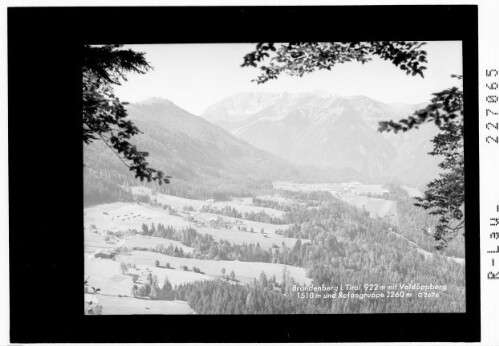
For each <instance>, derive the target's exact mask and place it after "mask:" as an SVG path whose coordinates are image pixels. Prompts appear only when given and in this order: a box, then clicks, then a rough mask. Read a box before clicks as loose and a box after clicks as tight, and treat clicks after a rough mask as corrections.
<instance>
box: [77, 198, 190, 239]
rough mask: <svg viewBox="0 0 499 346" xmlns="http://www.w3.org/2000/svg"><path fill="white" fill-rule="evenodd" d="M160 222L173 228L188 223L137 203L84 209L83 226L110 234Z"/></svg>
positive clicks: (109, 204) (110, 204)
mask: <svg viewBox="0 0 499 346" xmlns="http://www.w3.org/2000/svg"><path fill="white" fill-rule="evenodd" d="M159 222H161V223H162V224H163V225H170V226H173V227H177V228H178V227H188V226H189V222H188V221H186V220H184V218H182V217H180V216H175V215H170V213H169V212H168V211H166V210H164V209H161V208H155V207H152V206H149V205H147V204H143V203H141V204H138V203H124V202H116V203H108V204H100V205H96V206H93V207H90V208H86V209H85V214H84V225H85V228H87V227H90V228H93V227H95V229H100V230H107V231H111V232H116V231H127V230H129V229H136V230H138V231H140V230H141V228H142V224H143V223H145V224H147V225H149V226H150V225H151V224H152V223H155V224H157V223H159Z"/></svg>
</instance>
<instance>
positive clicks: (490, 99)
mask: <svg viewBox="0 0 499 346" xmlns="http://www.w3.org/2000/svg"><path fill="white" fill-rule="evenodd" d="M498 75H499V71H497V70H496V69H487V70H485V76H486V77H492V78H497V76H498ZM485 87H486V88H487V89H489V90H495V91H496V93H497V89H498V87H499V85H498V82H497V81H492V82H490V80H487V82H486V83H485ZM485 101H486V102H487V106H488V105H489V104H490V105H492V104H497V103H498V102H499V96H497V95H487V96H486V97H485ZM490 115H492V116H493V115H499V112H497V111H494V110H492V109H489V108H486V109H485V116H490ZM485 128H486V129H487V131H499V122H498V121H496V122H493V121H489V122H487V124H486V125H485ZM485 141H486V142H487V143H495V144H499V135H496V136H493V135H488V136H487V137H485Z"/></svg>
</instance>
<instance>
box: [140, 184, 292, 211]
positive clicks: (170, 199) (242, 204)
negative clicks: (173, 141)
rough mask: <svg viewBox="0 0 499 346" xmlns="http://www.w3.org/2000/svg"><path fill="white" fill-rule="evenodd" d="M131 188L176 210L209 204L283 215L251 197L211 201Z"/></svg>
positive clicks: (197, 208)
mask: <svg viewBox="0 0 499 346" xmlns="http://www.w3.org/2000/svg"><path fill="white" fill-rule="evenodd" d="M131 189H132V193H133V194H136V195H138V194H147V195H149V196H150V197H151V199H156V200H157V201H158V203H161V204H164V205H169V206H171V207H172V208H175V209H178V210H182V209H183V208H184V207H192V208H194V210H199V209H201V208H202V207H203V206H204V205H211V206H212V207H213V208H219V209H223V208H224V207H226V206H229V207H231V208H235V209H237V211H239V212H240V213H251V212H254V213H258V212H261V211H264V212H265V213H267V214H268V215H270V216H273V217H282V216H283V215H284V212H283V211H281V210H276V209H271V208H263V207H257V206H254V205H252V199H251V198H233V199H232V201H223V202H222V201H213V200H208V201H202V200H195V199H188V198H182V197H176V196H170V195H164V194H161V193H157V194H154V195H152V194H151V190H150V189H148V188H146V187H143V186H136V187H132V188H131Z"/></svg>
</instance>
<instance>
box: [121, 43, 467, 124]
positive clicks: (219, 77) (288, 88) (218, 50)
mask: <svg viewBox="0 0 499 346" xmlns="http://www.w3.org/2000/svg"><path fill="white" fill-rule="evenodd" d="M127 47H130V48H132V49H134V50H136V51H140V52H145V53H146V55H145V57H146V59H147V61H148V62H149V63H150V64H151V65H152V66H153V68H154V70H151V71H149V72H147V73H146V74H144V75H139V74H130V75H129V76H128V81H127V82H124V83H123V85H122V86H117V87H116V88H115V91H116V94H117V96H118V97H119V98H120V99H121V100H122V101H128V102H135V101H141V100H144V99H146V98H149V97H161V98H165V99H168V100H170V101H172V102H174V103H175V104H176V105H178V106H179V107H182V108H184V109H186V110H187V111H189V112H191V113H193V114H196V115H200V114H201V113H202V112H203V111H204V110H205V109H206V108H207V107H208V106H210V105H211V104H213V103H215V102H217V101H219V100H221V99H222V98H224V97H226V96H230V95H232V94H235V93H237V92H244V91H251V92H255V91H271V92H278V93H281V92H289V93H296V92H307V91H313V90H326V91H328V92H330V93H331V94H333V95H341V96H352V95H365V96H368V97H371V98H373V99H376V100H379V101H383V102H387V103H390V102H401V103H420V102H427V101H429V99H430V96H431V93H433V92H437V91H440V90H442V89H444V88H446V87H449V86H452V85H455V84H456V80H455V79H451V78H450V75H451V74H460V73H462V49H461V47H462V46H461V42H460V41H438V42H437V41H435V42H428V44H427V45H426V46H423V47H424V49H425V50H426V51H427V53H428V64H427V67H428V69H427V70H426V71H425V78H424V79H423V78H421V77H419V76H408V75H406V74H405V73H404V72H403V71H402V70H400V69H398V68H397V67H395V65H393V64H392V63H391V62H387V61H384V60H381V59H378V58H373V61H371V62H369V63H366V64H364V65H362V64H360V63H357V62H350V63H346V64H342V65H336V66H335V67H334V68H333V69H332V70H331V71H316V72H314V73H311V74H308V75H305V76H304V77H301V78H300V77H290V76H287V75H282V76H281V77H280V78H279V79H277V80H271V81H268V82H267V83H264V84H260V85H258V84H256V83H255V82H251V80H252V79H254V78H255V77H256V76H257V74H258V72H259V70H258V69H255V68H252V67H245V68H243V67H240V65H241V63H242V62H243V56H244V55H245V54H246V53H248V52H250V51H252V50H253V49H254V45H253V44H157V45H130V46H127Z"/></svg>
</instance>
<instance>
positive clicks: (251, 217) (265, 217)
mask: <svg viewBox="0 0 499 346" xmlns="http://www.w3.org/2000/svg"><path fill="white" fill-rule="evenodd" d="M201 211H202V212H204V213H212V214H219V215H224V216H229V217H233V218H238V219H245V220H248V221H255V222H262V223H271V224H274V225H282V224H284V223H285V222H284V220H282V219H281V218H279V217H274V216H271V215H269V214H267V213H266V212H265V211H263V210H260V211H259V212H258V213H255V212H254V211H251V212H245V213H241V212H239V211H238V210H237V209H236V208H233V207H231V206H228V205H227V206H225V207H223V208H222V209H219V208H213V206H211V205H203V206H202V208H201Z"/></svg>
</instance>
